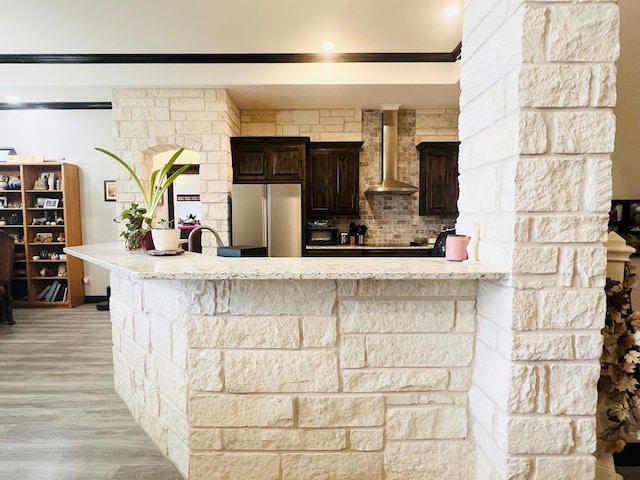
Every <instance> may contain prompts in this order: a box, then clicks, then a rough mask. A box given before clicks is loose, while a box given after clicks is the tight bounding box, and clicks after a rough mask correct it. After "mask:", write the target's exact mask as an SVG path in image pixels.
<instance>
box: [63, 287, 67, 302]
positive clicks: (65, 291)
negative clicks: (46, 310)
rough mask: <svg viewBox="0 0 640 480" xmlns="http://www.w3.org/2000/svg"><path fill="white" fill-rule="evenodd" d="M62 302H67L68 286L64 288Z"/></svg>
mask: <svg viewBox="0 0 640 480" xmlns="http://www.w3.org/2000/svg"><path fill="white" fill-rule="evenodd" d="M62 301H63V302H66V301H67V286H66V285H65V286H64V294H63V295H62Z"/></svg>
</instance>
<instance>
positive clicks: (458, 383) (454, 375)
mask: <svg viewBox="0 0 640 480" xmlns="http://www.w3.org/2000/svg"><path fill="white" fill-rule="evenodd" d="M469 388H471V369H470V368H452V369H450V370H449V387H448V390H449V391H451V392H467V391H469Z"/></svg>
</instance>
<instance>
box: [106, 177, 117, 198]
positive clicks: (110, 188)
mask: <svg viewBox="0 0 640 480" xmlns="http://www.w3.org/2000/svg"><path fill="white" fill-rule="evenodd" d="M117 194H118V191H117V190H116V181H115V180H105V181H104V201H105V202H115V201H116V197H117Z"/></svg>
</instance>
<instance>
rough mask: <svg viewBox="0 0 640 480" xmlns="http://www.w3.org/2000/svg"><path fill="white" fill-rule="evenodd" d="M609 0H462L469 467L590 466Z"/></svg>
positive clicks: (484, 478) (483, 475)
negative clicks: (473, 249)
mask: <svg viewBox="0 0 640 480" xmlns="http://www.w3.org/2000/svg"><path fill="white" fill-rule="evenodd" d="M618 30H619V13H618V7H617V5H616V3H615V2H613V1H612V2H609V1H582V2H578V3H575V2H546V1H535V2H534V1H523V0H519V1H509V0H496V1H485V0H466V1H465V11H464V26H463V42H462V44H463V50H462V64H461V80H460V84H461V89H462V94H461V98H460V106H461V114H460V124H459V135H460V140H461V142H462V144H461V149H460V200H459V209H460V212H461V214H460V218H459V223H458V229H459V230H460V231H461V232H464V233H467V234H470V233H471V230H472V225H473V224H474V223H476V222H477V223H478V224H479V225H480V230H481V231H480V238H481V241H480V246H479V255H480V260H481V261H482V262H483V263H489V264H493V265H497V266H501V267H503V268H505V269H506V270H507V271H509V272H511V278H510V279H509V280H508V281H503V282H495V283H491V282H483V283H482V284H481V285H480V288H479V292H478V306H477V311H478V340H477V342H476V346H475V370H474V378H473V387H472V389H471V392H470V405H471V410H472V423H473V432H474V437H475V441H476V445H477V469H476V478H477V479H478V480H497V479H501V480H502V479H510V480H516V479H522V480H524V479H528V480H530V479H535V480H542V479H560V478H571V479H578V478H580V479H584V480H590V479H593V478H594V475H595V459H594V457H593V456H592V453H593V452H594V450H595V411H596V401H597V389H596V383H597V380H598V376H599V356H600V352H601V335H600V328H601V326H602V325H603V322H604V315H605V295H604V290H603V287H604V281H605V270H606V251H605V249H604V248H603V242H604V241H606V232H607V212H608V210H609V202H610V198H611V172H610V169H611V165H610V153H611V152H612V150H613V142H614V134H615V118H614V114H613V106H614V104H615V100H616V96H615V66H614V62H615V61H616V59H617V57H618V52H619V44H618V36H619V35H618Z"/></svg>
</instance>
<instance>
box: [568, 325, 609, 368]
mask: <svg viewBox="0 0 640 480" xmlns="http://www.w3.org/2000/svg"><path fill="white" fill-rule="evenodd" d="M602 323H603V325H604V318H603V319H602ZM574 346H575V349H576V360H598V359H599V358H600V355H601V354H602V334H601V333H600V330H596V331H593V332H590V333H582V334H581V333H577V334H576V335H575V338H574Z"/></svg>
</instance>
